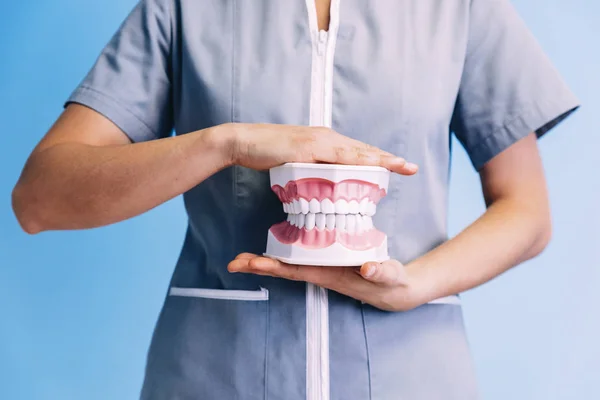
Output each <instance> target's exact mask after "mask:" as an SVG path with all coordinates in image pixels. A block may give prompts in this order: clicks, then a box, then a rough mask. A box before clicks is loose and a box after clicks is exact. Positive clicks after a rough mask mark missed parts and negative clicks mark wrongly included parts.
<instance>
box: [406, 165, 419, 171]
mask: <svg viewBox="0 0 600 400" xmlns="http://www.w3.org/2000/svg"><path fill="white" fill-rule="evenodd" d="M404 168H406V169H409V170H411V171H416V170H417V169H418V168H419V167H418V166H417V164H413V163H406V164H404Z"/></svg>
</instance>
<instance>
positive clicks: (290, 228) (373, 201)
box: [265, 163, 390, 266]
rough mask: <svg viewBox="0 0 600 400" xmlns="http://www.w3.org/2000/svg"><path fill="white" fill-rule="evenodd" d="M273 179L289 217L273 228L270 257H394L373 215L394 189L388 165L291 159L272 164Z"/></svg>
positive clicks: (330, 260) (303, 260) (341, 260)
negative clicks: (306, 161)
mask: <svg viewBox="0 0 600 400" xmlns="http://www.w3.org/2000/svg"><path fill="white" fill-rule="evenodd" d="M270 179H271V188H272V190H273V191H274V192H275V194H277V196H278V197H279V200H281V202H282V203H283V210H284V211H285V212H286V213H287V214H288V218H287V221H284V222H281V223H279V224H275V225H273V226H272V227H271V228H270V229H269V233H268V238H267V251H266V252H265V255H266V256H268V257H272V258H276V259H279V260H281V261H283V262H286V263H291V264H300V265H322V266H359V265H362V264H364V263H365V262H368V261H377V262H381V261H385V260H388V259H389V257H388V252H387V237H386V235H385V234H384V233H383V232H381V231H378V230H377V229H376V228H374V227H373V220H372V218H371V217H372V216H373V215H374V214H375V212H376V211H377V203H379V201H380V200H381V198H382V197H384V196H385V195H386V193H387V190H388V184H389V179H390V172H389V171H388V170H387V169H385V168H381V167H371V166H356V165H334V164H305V163H288V164H284V165H282V166H279V167H275V168H272V169H271V170H270Z"/></svg>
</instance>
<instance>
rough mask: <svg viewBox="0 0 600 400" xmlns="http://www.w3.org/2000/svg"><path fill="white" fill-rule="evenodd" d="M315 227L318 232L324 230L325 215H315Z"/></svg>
mask: <svg viewBox="0 0 600 400" xmlns="http://www.w3.org/2000/svg"><path fill="white" fill-rule="evenodd" d="M315 225H316V226H317V229H318V230H320V231H322V230H323V229H325V214H315Z"/></svg>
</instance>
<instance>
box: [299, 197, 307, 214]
mask: <svg viewBox="0 0 600 400" xmlns="http://www.w3.org/2000/svg"><path fill="white" fill-rule="evenodd" d="M300 212H301V213H302V214H308V201H306V199H300Z"/></svg>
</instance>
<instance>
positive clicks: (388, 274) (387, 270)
mask: <svg viewBox="0 0 600 400" xmlns="http://www.w3.org/2000/svg"><path fill="white" fill-rule="evenodd" d="M359 274H360V276H362V277H363V278H364V279H365V280H367V281H369V282H373V283H378V284H380V285H385V286H396V285H404V284H406V271H405V270H404V265H402V263H400V262H399V261H397V260H388V261H384V262H382V263H376V262H368V263H365V264H364V265H363V266H362V267H360V271H359Z"/></svg>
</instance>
